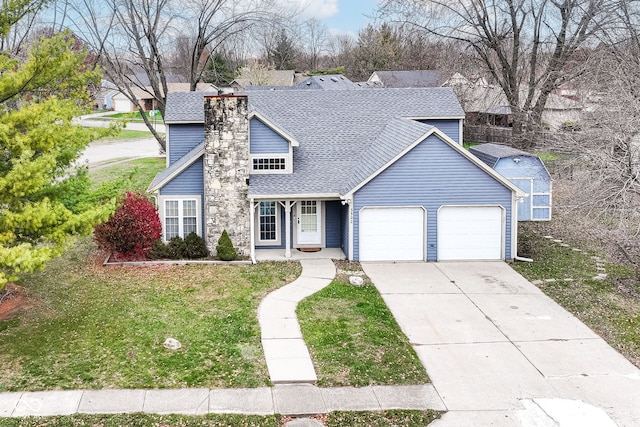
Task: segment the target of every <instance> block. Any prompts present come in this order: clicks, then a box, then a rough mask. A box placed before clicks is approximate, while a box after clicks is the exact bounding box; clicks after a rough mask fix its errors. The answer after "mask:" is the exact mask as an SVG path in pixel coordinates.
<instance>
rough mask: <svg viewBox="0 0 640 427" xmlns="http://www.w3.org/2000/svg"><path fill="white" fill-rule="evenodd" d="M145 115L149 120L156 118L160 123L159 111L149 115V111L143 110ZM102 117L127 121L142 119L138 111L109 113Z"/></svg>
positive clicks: (160, 115)
mask: <svg viewBox="0 0 640 427" xmlns="http://www.w3.org/2000/svg"><path fill="white" fill-rule="evenodd" d="M145 115H146V116H147V117H148V118H149V120H151V121H153V120H156V121H158V123H162V114H160V112H159V111H158V112H157V113H156V114H155V116H151V115H149V111H147V112H145ZM104 118H108V119H125V120H127V121H140V122H141V121H143V120H142V115H141V114H140V112H138V111H135V112H130V113H115V114H109V115H108V116H104Z"/></svg>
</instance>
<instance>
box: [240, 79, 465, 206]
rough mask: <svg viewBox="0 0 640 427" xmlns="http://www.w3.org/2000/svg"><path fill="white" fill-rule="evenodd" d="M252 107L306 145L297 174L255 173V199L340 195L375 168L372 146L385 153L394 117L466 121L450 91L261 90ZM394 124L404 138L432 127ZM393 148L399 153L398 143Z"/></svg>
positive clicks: (297, 161)
mask: <svg viewBox="0 0 640 427" xmlns="http://www.w3.org/2000/svg"><path fill="white" fill-rule="evenodd" d="M249 109H250V111H257V112H260V113H261V114H263V115H264V116H265V117H267V118H269V120H271V121H273V122H274V123H275V124H277V125H278V126H279V127H281V128H282V129H283V130H285V131H286V132H287V133H288V134H290V135H291V136H292V137H293V138H294V139H296V140H297V141H298V142H299V143H300V146H299V147H297V148H295V149H294V152H293V154H294V160H293V166H294V171H293V173H292V174H281V175H277V174H272V175H259V174H255V175H252V176H251V185H250V186H249V193H250V195H252V196H260V195H269V194H283V195H285V194H290V195H293V194H340V193H342V192H343V191H344V189H345V186H348V184H349V183H350V182H352V175H353V174H354V173H358V174H365V173H366V171H369V170H375V167H376V165H377V163H376V164H373V163H368V162H373V158H374V157H375V156H372V155H371V156H370V155H367V154H366V153H364V152H365V150H368V147H369V145H370V144H373V145H372V146H371V150H374V151H375V150H376V149H382V148H381V146H379V145H378V144H382V142H379V143H375V141H376V140H377V138H381V139H379V140H378V141H386V142H389V141H390V140H392V139H393V138H392V137H391V136H390V134H388V133H385V132H383V131H384V130H385V127H386V126H387V125H388V124H389V122H390V121H391V120H392V119H394V118H398V117H413V118H416V117H424V118H462V117H464V112H463V111H462V108H461V107H460V104H459V103H458V100H457V98H456V96H455V94H454V92H453V90H451V89H450V88H422V89H377V90H359V91H327V90H303V91H264V92H260V91H256V92H251V93H250V94H249ZM389 126H393V128H391V127H390V128H389V130H390V129H393V130H394V131H395V132H398V134H399V135H400V134H410V135H415V134H417V133H420V131H424V132H423V134H424V133H426V132H427V131H428V129H429V128H428V127H425V125H419V124H416V123H413V122H412V121H409V120H406V121H400V122H395V123H394V124H390V125H389ZM418 127H419V129H418ZM417 130H418V132H417ZM399 139H401V138H399ZM395 142H398V143H401V144H403V143H406V140H404V139H401V141H395ZM389 149H390V150H391V151H393V152H394V153H396V154H397V153H398V152H399V151H398V147H397V146H395V145H392V146H390V147H389ZM372 152H373V151H372ZM363 153H364V154H363ZM361 155H363V156H364V157H362V160H361V161H359V159H360V157H361ZM362 162H367V164H366V165H362V164H361V163H362ZM356 170H357V171H358V172H356Z"/></svg>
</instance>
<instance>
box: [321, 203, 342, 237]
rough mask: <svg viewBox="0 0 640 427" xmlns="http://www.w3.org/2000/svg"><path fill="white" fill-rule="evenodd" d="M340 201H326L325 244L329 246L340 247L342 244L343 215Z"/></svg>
mask: <svg viewBox="0 0 640 427" xmlns="http://www.w3.org/2000/svg"><path fill="white" fill-rule="evenodd" d="M341 207H342V204H341V203H340V201H338V200H335V201H326V202H324V211H325V219H324V223H325V227H324V231H325V246H326V247H327V248H339V247H341V246H342V215H341V212H340V208H341Z"/></svg>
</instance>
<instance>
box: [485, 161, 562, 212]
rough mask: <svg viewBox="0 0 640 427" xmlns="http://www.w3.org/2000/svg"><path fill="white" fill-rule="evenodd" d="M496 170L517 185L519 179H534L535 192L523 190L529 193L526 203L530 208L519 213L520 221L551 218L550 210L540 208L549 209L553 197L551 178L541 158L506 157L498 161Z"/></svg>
mask: <svg viewBox="0 0 640 427" xmlns="http://www.w3.org/2000/svg"><path fill="white" fill-rule="evenodd" d="M515 158H517V159H518V161H517V162H516V161H514V159H515ZM495 170H496V172H498V173H500V174H501V175H502V176H504V177H506V178H507V179H509V180H511V181H512V182H514V183H516V184H517V183H518V178H533V190H530V189H527V190H525V189H524V188H523V190H525V191H526V192H527V193H529V195H528V196H527V197H526V200H525V202H524V204H526V205H527V206H528V208H527V210H524V209H523V210H521V211H519V212H518V221H531V220H543V219H550V218H551V210H550V209H548V208H543V209H539V208H538V207H541V206H542V207H547V206H549V205H550V202H551V196H550V195H549V194H550V193H551V177H550V176H549V172H547V169H546V168H545V167H544V164H543V163H542V160H540V158H539V157H535V156H518V157H505V158H502V159H500V160H498V163H496V166H495ZM531 193H543V194H544V195H532V194H531ZM532 199H533V200H532ZM532 205H533V206H532ZM531 207H533V216H532V214H531V212H532V211H531Z"/></svg>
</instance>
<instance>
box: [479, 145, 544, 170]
mask: <svg viewBox="0 0 640 427" xmlns="http://www.w3.org/2000/svg"><path fill="white" fill-rule="evenodd" d="M469 151H471V153H473V155H475V156H476V157H477V158H479V159H480V160H482V161H483V162H485V163H486V164H487V165H489V166H491V167H494V166H495V165H496V163H498V160H500V159H502V158H505V157H514V156H528V157H536V156H534V155H533V154H530V153H527V152H526V151H522V150H518V149H517V148H513V147H509V146H506V145H499V144H480V145H474V146H473V147H471V148H470V149H469Z"/></svg>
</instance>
